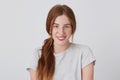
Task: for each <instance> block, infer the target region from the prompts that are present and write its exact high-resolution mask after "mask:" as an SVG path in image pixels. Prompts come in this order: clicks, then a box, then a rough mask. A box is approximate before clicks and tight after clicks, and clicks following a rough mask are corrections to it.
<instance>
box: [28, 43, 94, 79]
mask: <svg viewBox="0 0 120 80" xmlns="http://www.w3.org/2000/svg"><path fill="white" fill-rule="evenodd" d="M40 54H41V53H40V49H37V50H35V53H34V54H33V57H32V59H31V61H30V64H29V66H28V67H27V70H29V69H30V68H32V69H34V70H36V68H37V62H38V59H39V58H40ZM54 56H55V74H54V76H53V80H81V69H82V68H84V67H85V66H87V65H88V64H90V63H91V62H95V57H94V55H93V53H92V51H91V49H90V48H89V47H88V46H86V45H82V44H75V43H71V45H70V46H69V48H68V49H66V50H65V51H64V52H62V53H58V54H54Z"/></svg>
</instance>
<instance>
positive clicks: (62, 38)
mask: <svg viewBox="0 0 120 80" xmlns="http://www.w3.org/2000/svg"><path fill="white" fill-rule="evenodd" d="M65 38H66V37H65V36H57V39H58V40H60V41H63V40H65Z"/></svg>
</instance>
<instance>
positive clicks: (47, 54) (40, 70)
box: [37, 5, 76, 80]
mask: <svg viewBox="0 0 120 80" xmlns="http://www.w3.org/2000/svg"><path fill="white" fill-rule="evenodd" d="M63 14H64V15H66V16H67V17H68V19H69V21H70V23H71V26H72V34H74V32H75V30H76V20H75V15H74V13H73V11H72V9H71V8H70V7H68V6H66V5H55V6H53V7H52V9H51V10H50V11H49V13H48V16H47V20H46V31H47V32H48V34H49V35H50V36H51V37H50V38H48V39H46V40H45V41H44V45H43V46H42V49H41V57H40V59H39V60H38V65H37V80H53V76H54V72H55V57H54V45H53V43H54V40H53V39H52V35H51V32H52V27H53V23H54V21H55V19H56V17H58V16H60V15H63Z"/></svg>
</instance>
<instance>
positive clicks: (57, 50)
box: [54, 42, 70, 54]
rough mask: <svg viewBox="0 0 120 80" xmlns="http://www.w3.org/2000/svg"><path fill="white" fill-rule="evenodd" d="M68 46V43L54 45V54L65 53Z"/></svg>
mask: <svg viewBox="0 0 120 80" xmlns="http://www.w3.org/2000/svg"><path fill="white" fill-rule="evenodd" d="M69 46H70V42H69V43H67V44H65V45H54V51H55V54H57V53H61V52H63V51H65V50H66V49H67V48H69Z"/></svg>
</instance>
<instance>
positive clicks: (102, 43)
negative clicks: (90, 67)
mask: <svg viewBox="0 0 120 80" xmlns="http://www.w3.org/2000/svg"><path fill="white" fill-rule="evenodd" d="M58 3H61V4H67V5H68V6H70V7H71V8H72V9H73V11H74V12H75V15H76V20H77V31H76V33H75V36H74V42H75V43H79V44H86V45H88V46H89V47H90V48H91V49H92V50H93V53H94V54H95V56H96V59H97V61H96V65H95V80H120V35H119V34H120V5H119V3H120V1H119V0H43V1H42V0H4V1H3V0H2V1H0V80H29V79H30V78H29V73H28V72H27V71H26V69H25V68H26V66H27V64H28V63H27V62H28V60H29V58H30V55H31V54H32V52H33V50H34V49H35V48H36V47H39V46H41V45H42V42H43V40H44V39H45V38H47V37H48V34H47V33H46V32H45V21H46V16H47V13H48V11H49V9H50V8H51V7H52V6H53V5H54V4H58Z"/></svg>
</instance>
